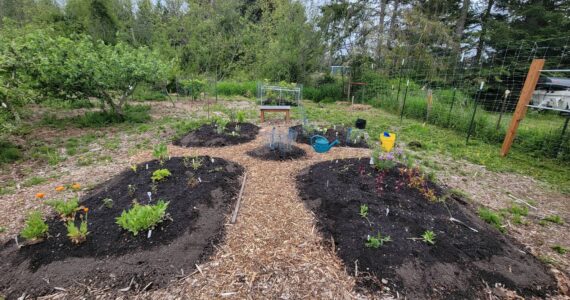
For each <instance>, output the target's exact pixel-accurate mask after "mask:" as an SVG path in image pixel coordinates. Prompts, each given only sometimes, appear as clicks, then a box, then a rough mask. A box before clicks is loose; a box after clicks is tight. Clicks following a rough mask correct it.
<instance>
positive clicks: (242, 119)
mask: <svg viewBox="0 0 570 300" xmlns="http://www.w3.org/2000/svg"><path fill="white" fill-rule="evenodd" d="M236 118H237V122H238V123H243V122H245V112H244V111H241V110H240V111H238V112H237V113H236ZM236 131H238V130H237V129H236Z"/></svg>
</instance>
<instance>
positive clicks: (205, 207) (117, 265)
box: [0, 157, 244, 298]
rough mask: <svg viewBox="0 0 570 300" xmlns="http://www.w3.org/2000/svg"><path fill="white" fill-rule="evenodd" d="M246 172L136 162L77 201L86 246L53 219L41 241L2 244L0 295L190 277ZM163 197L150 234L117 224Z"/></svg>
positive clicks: (180, 161) (219, 165) (227, 165)
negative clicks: (83, 215) (159, 175)
mask: <svg viewBox="0 0 570 300" xmlns="http://www.w3.org/2000/svg"><path fill="white" fill-rule="evenodd" d="M147 166H148V167H147ZM164 168H166V169H168V170H169V171H170V172H171V175H170V176H169V177H167V178H165V179H162V180H160V181H159V182H157V183H156V184H155V188H152V186H153V182H152V180H151V176H152V174H153V172H154V171H155V170H157V169H164ZM243 171H244V169H243V168H242V167H241V166H239V165H237V164H235V163H232V162H229V161H225V160H223V159H219V158H214V159H213V160H212V159H211V158H210V157H196V158H194V163H192V160H191V159H190V158H181V157H176V158H172V159H170V160H168V161H165V162H164V164H163V165H160V164H159V162H157V161H156V160H154V161H150V162H148V163H143V164H140V165H138V166H137V168H136V172H135V171H133V170H128V171H124V172H123V173H121V174H119V175H117V176H116V177H114V178H113V179H111V180H109V181H107V182H105V183H103V184H100V185H99V186H97V187H95V188H94V189H93V190H92V191H91V192H89V193H88V194H87V195H86V196H85V197H82V199H81V201H80V204H81V205H83V206H85V207H88V208H89V213H88V230H89V234H88V235H87V239H86V241H85V242H83V243H81V244H78V245H75V244H72V242H71V241H70V240H69V239H68V238H67V236H66V235H67V230H66V228H65V226H64V224H63V222H62V221H61V220H59V219H58V218H56V217H53V218H52V219H51V220H49V221H48V222H47V223H48V225H49V236H48V238H46V239H45V240H44V241H43V242H41V243H37V244H33V245H29V246H24V247H22V248H20V249H18V247H17V246H16V245H15V242H14V240H12V241H10V242H8V243H6V244H5V245H3V246H2V247H1V249H0V260H1V265H0V294H5V295H6V296H8V298H17V297H20V296H21V295H22V294H23V293H26V294H27V295H28V296H33V297H35V296H40V295H44V294H48V293H52V292H55V291H56V290H55V287H60V288H71V287H81V284H87V285H89V286H95V287H98V288H106V289H109V290H110V291H114V290H115V291H118V290H119V289H124V288H126V287H129V286H130V288H129V290H131V291H136V290H139V291H140V290H142V289H143V288H146V289H149V288H155V287H160V286H163V285H165V284H166V283H168V282H170V281H171V280H174V279H176V278H177V277H178V276H183V275H184V274H189V273H190V272H191V271H192V270H193V269H195V265H196V264H199V263H200V262H201V261H202V260H204V259H206V258H207V257H208V256H209V255H210V254H211V253H212V251H213V246H214V245H215V244H216V243H217V242H219V241H220V240H221V238H222V237H223V233H224V223H225V221H226V217H227V215H228V214H229V212H230V210H231V207H232V204H233V203H234V200H235V198H236V196H237V192H238V191H239V188H240V178H239V177H240V175H241V174H242V173H243ZM151 191H152V192H151ZM148 192H151V193H152V194H151V197H152V201H151V200H150V199H149V196H148V194H147V193H148ZM104 199H111V200H112V202H109V201H108V200H104ZM160 200H164V201H166V202H168V207H167V210H166V213H167V217H166V218H165V219H164V221H162V222H161V223H159V224H158V225H157V226H156V227H155V228H154V229H153V230H152V232H151V234H150V236H149V234H148V231H147V230H145V231H143V232H140V233H139V234H138V235H136V236H135V235H133V234H132V233H130V232H128V231H126V230H124V229H122V228H120V227H119V225H117V217H119V216H120V215H121V213H122V212H123V211H125V210H129V209H130V208H132V207H133V205H134V204H133V202H134V201H136V202H138V203H139V204H143V205H144V204H153V203H157V202H158V201H160ZM20 241H21V240H20Z"/></svg>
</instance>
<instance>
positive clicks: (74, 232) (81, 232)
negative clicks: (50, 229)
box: [65, 218, 89, 244]
mask: <svg viewBox="0 0 570 300" xmlns="http://www.w3.org/2000/svg"><path fill="white" fill-rule="evenodd" d="M65 227H66V228H67V237H68V238H69V239H70V240H71V242H72V243H74V244H81V243H83V242H85V240H87V235H88V234H89V232H88V231H87V218H86V219H85V220H81V223H80V224H79V227H77V226H75V222H73V221H72V220H69V221H67V224H66V226H65Z"/></svg>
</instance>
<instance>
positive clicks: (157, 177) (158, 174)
mask: <svg viewBox="0 0 570 300" xmlns="http://www.w3.org/2000/svg"><path fill="white" fill-rule="evenodd" d="M170 175H172V174H171V173H170V171H169V170H168V169H158V170H156V171H154V172H152V176H151V177H150V178H151V179H152V181H153V182H157V181H161V180H163V179H165V178H166V177H170Z"/></svg>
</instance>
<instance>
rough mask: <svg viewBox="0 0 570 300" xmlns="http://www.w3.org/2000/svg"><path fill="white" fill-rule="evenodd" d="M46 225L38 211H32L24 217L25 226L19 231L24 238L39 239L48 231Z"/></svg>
mask: <svg viewBox="0 0 570 300" xmlns="http://www.w3.org/2000/svg"><path fill="white" fill-rule="evenodd" d="M48 229H49V227H48V225H47V224H46V222H45V221H44V219H43V218H42V214H41V213H40V212H39V211H34V212H31V213H30V214H28V217H27V218H26V226H25V227H24V229H22V231H21V232H20V235H21V236H22V237H23V238H25V239H26V240H31V241H35V240H39V239H42V238H44V237H45V236H46V235H47V233H48Z"/></svg>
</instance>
